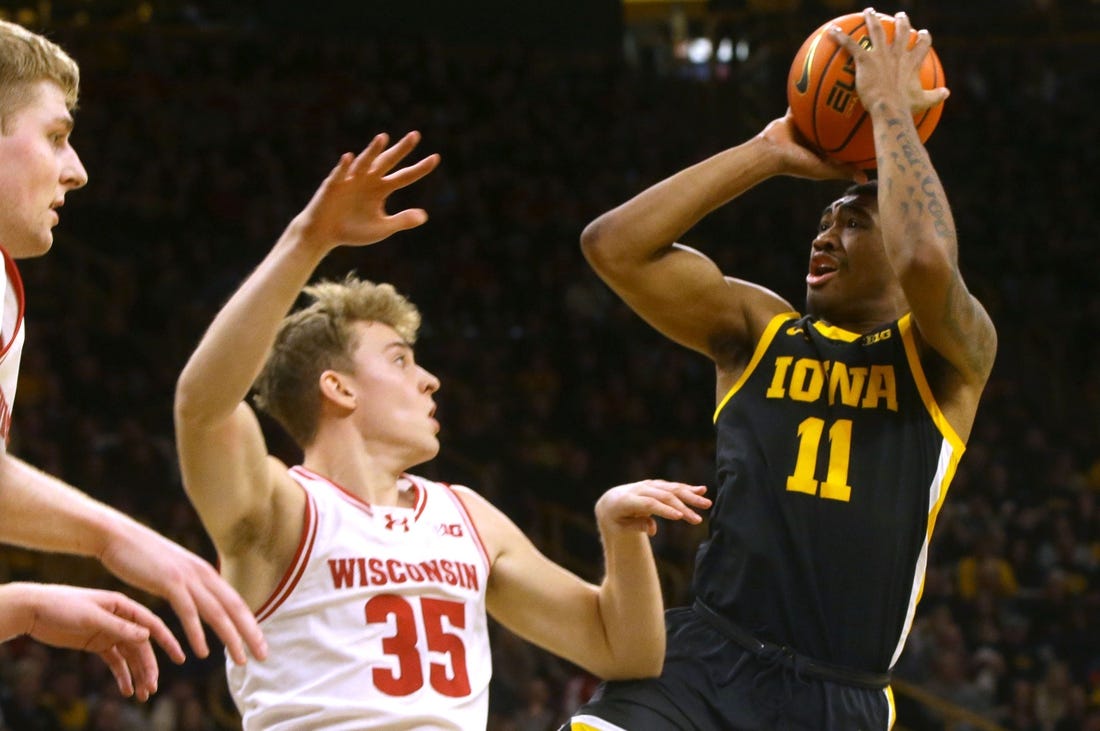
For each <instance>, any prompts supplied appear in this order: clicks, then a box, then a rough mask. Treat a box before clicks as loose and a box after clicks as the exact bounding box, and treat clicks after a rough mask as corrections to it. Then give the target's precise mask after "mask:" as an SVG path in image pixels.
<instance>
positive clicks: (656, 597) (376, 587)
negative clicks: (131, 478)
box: [176, 133, 710, 731]
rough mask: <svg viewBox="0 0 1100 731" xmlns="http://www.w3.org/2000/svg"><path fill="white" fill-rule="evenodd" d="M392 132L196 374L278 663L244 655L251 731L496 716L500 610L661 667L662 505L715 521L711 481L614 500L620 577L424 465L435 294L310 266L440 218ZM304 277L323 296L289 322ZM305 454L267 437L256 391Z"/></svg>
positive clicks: (275, 253) (190, 488)
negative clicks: (420, 204) (492, 702)
mask: <svg viewBox="0 0 1100 731" xmlns="http://www.w3.org/2000/svg"><path fill="white" fill-rule="evenodd" d="M418 141H419V134H417V133H409V134H408V135H406V136H405V137H403V138H402V139H401V140H400V141H398V142H397V143H396V144H394V145H393V146H390V147H387V144H388V138H387V137H386V136H385V135H378V136H377V137H375V139H374V140H373V141H372V142H371V143H370V145H369V146H368V147H367V148H366V150H364V151H363V152H362V153H361V154H360V155H359V156H358V157H354V158H353V156H352V155H350V154H347V155H344V156H343V157H342V158H341V160H340V162H339V163H338V164H337V166H336V167H335V169H334V170H333V171H332V172H331V174H330V175H329V177H328V178H327V179H326V180H325V181H324V182H323V183H322V184H321V186H320V188H319V189H318V190H317V192H316V193H315V194H314V196H313V199H312V200H311V201H310V203H309V204H308V205H307V206H306V208H305V209H304V210H303V211H302V212H301V213H300V214H298V216H297V217H295V218H294V220H293V221H291V223H290V225H289V226H288V227H287V229H286V231H285V232H284V233H283V235H282V236H281V237H280V239H279V240H278V242H276V244H275V246H274V248H273V249H272V250H271V251H270V253H269V254H268V255H267V256H266V257H265V258H264V260H263V261H262V262H261V263H260V265H259V266H258V267H257V268H256V270H255V271H254V272H253V273H252V274H251V275H250V276H249V277H248V278H247V279H246V280H245V282H244V283H243V284H242V285H241V287H240V289H238V290H237V292H236V293H235V294H234V295H233V297H232V298H230V300H229V301H228V302H227V303H226V305H225V306H224V307H223V308H222V310H221V311H220V312H219V313H218V315H217V316H216V317H215V319H214V321H213V323H212V324H211V326H210V328H209V330H208V331H207V332H206V334H205V335H204V336H203V338H202V341H201V342H200V343H199V345H198V347H197V348H196V350H195V352H194V354H193V355H192V357H191V359H190V360H189V362H188V363H187V366H186V367H185V368H184V371H183V373H182V374H181V376H180V379H179V384H178V386H177V392H176V437H177V446H178V449H179V455H180V465H181V469H182V473H183V478H184V485H185V487H186V489H187V492H188V494H189V495H190V496H191V499H192V501H193V502H194V504H195V507H196V508H197V509H198V512H199V515H200V516H201V517H202V520H203V523H204V525H205V526H206V529H207V531H208V532H209V533H210V536H211V538H212V539H213V542H214V545H215V546H216V548H217V549H218V554H219V559H220V565H221V567H222V571H223V572H224V574H225V576H226V577H227V578H228V579H229V581H230V583H231V584H232V585H233V586H234V587H236V588H237V589H238V590H239V591H240V592H241V595H242V596H243V597H244V598H245V600H246V601H247V602H248V603H249V605H250V606H252V607H254V608H255V609H256V612H257V615H258V617H259V618H260V621H261V626H262V627H263V628H264V633H265V636H266V637H267V640H268V643H269V647H270V656H269V658H268V660H266V661H265V662H260V663H257V662H250V663H248V664H247V665H246V666H243V667H234V666H232V665H230V666H229V667H228V676H229V684H230V688H231V690H232V692H233V696H234V699H235V701H236V703H237V705H238V707H239V709H240V710H241V713H242V716H243V720H244V728H245V729H247V730H248V731H254V730H255V731H258V730H259V729H263V731H280V730H288V729H299V728H303V727H309V728H325V729H327V730H329V731H338V730H340V729H346V730H349V731H350V730H351V729H355V731H364V729H413V728H433V729H463V730H465V731H468V730H469V729H477V728H482V729H483V728H485V725H486V720H487V716H488V687H489V679H490V676H491V660H490V653H489V633H488V627H487V619H486V615H487V614H488V615H491V616H493V617H494V618H495V619H496V620H498V621H499V622H500V623H501V624H502V625H504V626H505V627H507V628H508V629H510V630H511V631H513V632H514V633H515V634H517V635H519V636H521V637H524V638H526V639H527V640H529V641H531V642H534V643H535V644H537V645H539V646H541V647H543V648H545V649H547V650H549V651H551V652H554V653H556V654H558V655H561V656H563V657H565V658H567V659H569V660H571V661H572V662H574V663H575V664H577V665H580V666H582V667H585V668H587V669H588V670H590V671H591V672H593V673H594V674H596V675H598V676H600V677H603V678H620V679H623V678H633V677H645V676H652V675H656V674H657V673H659V672H660V670H661V665H662V660H663V652H664V646H665V633H664V623H663V619H662V600H661V589H660V584H659V582H658V577H657V570H656V566H655V563H654V559H653V554H652V551H651V548H650V545H649V537H650V536H651V535H653V533H654V532H655V531H656V522H655V520H654V516H658V517H662V518H666V519H672V520H679V519H682V520H687V521H690V522H693V523H698V522H700V520H701V518H700V516H699V515H698V513H697V512H696V511H697V510H700V509H703V508H706V507H708V506H709V505H710V501H709V500H708V499H707V498H706V497H704V496H703V494H702V493H703V491H704V488H703V487H702V486H690V485H684V484H680V483H674V482H665V481H661V480H645V481H642V482H638V483H634V484H630V485H622V486H619V487H615V488H612V489H611V490H608V491H607V492H606V493H604V495H603V496H602V497H601V498H600V500H599V501H598V502H597V504H596V522H597V525H598V527H599V530H600V535H601V538H602V541H603V548H604V559H605V566H606V576H605V578H604V580H603V582H602V583H601V584H600V585H599V586H596V585H593V584H590V583H588V582H586V581H583V580H582V579H580V578H579V577H577V576H576V575H574V574H572V573H570V572H568V571H567V570H565V569H563V568H562V567H560V566H558V565H557V564H555V563H553V562H552V561H550V560H549V559H548V558H546V556H544V555H543V554H541V553H540V552H539V551H538V550H537V549H536V548H535V546H534V545H533V544H532V543H531V541H530V540H528V539H527V537H526V536H524V534H523V533H522V532H521V531H520V530H519V528H518V527H516V525H515V524H514V523H513V522H512V521H511V520H510V519H508V518H507V517H506V516H505V515H504V514H503V513H501V512H500V511H499V510H497V509H496V508H494V507H493V506H492V505H490V504H489V503H488V502H487V501H486V500H485V499H484V498H482V497H481V496H480V495H478V494H477V493H476V492H474V491H473V490H470V489H468V488H465V487H459V486H449V485H445V484H442V483H437V482H431V481H429V480H424V479H422V478H419V477H416V476H414V475H410V474H408V472H407V470H409V469H412V468H413V467H415V466H416V465H419V464H423V463H425V462H427V461H429V460H431V459H433V458H434V457H435V456H436V454H437V453H438V451H439V439H438V436H437V435H438V432H439V428H440V425H439V423H438V422H437V421H436V419H435V407H436V405H435V399H434V394H435V393H436V391H437V390H438V389H439V387H440V382H439V379H437V378H436V377H435V376H434V375H432V374H431V373H429V372H428V371H427V370H425V369H424V368H423V367H421V366H420V365H418V364H417V363H416V360H415V358H414V353H413V343H414V341H415V339H416V334H417V330H418V328H419V325H420V314H419V312H418V311H417V309H416V307H415V306H414V305H413V304H412V303H411V302H409V301H408V300H407V299H405V298H404V297H403V296H401V295H400V294H398V293H397V292H396V290H394V288H393V287H392V286H390V285H388V284H374V283H372V282H368V281H363V280H359V279H355V278H351V277H349V278H348V279H345V280H344V281H342V282H322V283H320V284H316V285H313V286H310V287H306V283H307V281H308V280H309V278H310V277H311V276H312V274H313V272H314V270H315V268H316V267H317V265H318V264H319V263H320V262H321V261H322V259H323V258H324V257H325V256H326V255H327V254H328V253H329V252H330V251H332V250H333V249H335V248H337V247H338V246H341V245H343V246H365V245H369V244H373V243H376V242H378V241H381V240H383V239H386V238H388V237H389V236H390V235H391V234H393V233H396V232H398V231H401V230H404V229H409V228H413V227H415V226H419V225H420V224H422V223H424V221H426V220H427V214H426V213H425V212H424V211H423V210H421V209H407V210H403V211H401V212H399V213H396V214H393V215H389V214H387V212H386V210H385V204H386V200H387V198H388V196H389V195H390V193H392V192H393V191H395V190H398V189H400V188H404V187H406V186H408V185H410V184H412V183H414V182H416V181H418V180H420V179H421V178H423V177H424V176H425V175H427V174H428V173H429V172H431V170H433V169H434V168H435V166H436V165H437V164H438V161H439V158H438V156H436V155H430V156H428V157H426V158H424V159H422V160H420V161H419V162H416V163H414V164H412V165H409V166H407V167H398V165H399V164H400V162H401V160H403V159H404V158H405V157H406V156H407V155H408V154H409V153H410V152H411V151H412V149H413V148H414V147H415V146H416V144H417V142H418ZM303 288H305V289H304V291H305V293H306V295H308V296H309V297H310V298H311V299H312V300H313V301H312V303H311V304H309V305H308V306H306V307H305V308H304V309H301V310H298V311H297V312H295V313H293V314H291V315H289V316H286V317H284V315H285V313H287V312H288V311H289V310H290V309H291V307H292V306H293V305H294V303H295V302H296V301H297V299H298V297H299V296H300V295H301V294H302V292H303ZM253 384H255V389H256V401H257V405H258V406H260V407H261V408H263V409H264V410H266V411H267V412H268V413H270V414H271V415H272V416H273V417H274V418H275V419H276V420H278V421H279V422H280V423H281V424H282V425H283V426H284V427H285V428H286V430H287V432H288V433H289V434H290V435H291V436H292V437H293V438H294V439H295V441H296V442H297V443H298V445H299V446H300V447H301V448H302V450H303V453H304V458H303V461H302V464H301V465H300V466H297V467H292V468H290V469H288V468H287V466H286V465H285V464H283V463H282V462H281V461H279V460H278V459H276V458H274V457H272V456H270V455H269V454H268V449H267V445H266V443H265V440H264V436H263V432H262V430H261V428H260V425H259V423H258V421H257V417H256V414H255V413H254V412H253V410H252V407H251V406H250V405H249V404H248V403H247V402H246V401H245V399H246V397H247V396H248V393H249V391H250V390H251V388H252V387H253Z"/></svg>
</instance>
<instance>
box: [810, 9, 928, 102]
mask: <svg viewBox="0 0 1100 731" xmlns="http://www.w3.org/2000/svg"><path fill="white" fill-rule="evenodd" d="M863 17H864V18H865V20H866V22H867V34H868V36H869V37H870V39H871V47H870V48H864V47H863V46H861V45H860V44H859V43H857V42H856V40H855V39H853V38H852V37H851V36H849V35H847V34H845V33H844V32H843V31H840V30H838V29H836V28H833V29H831V30H830V31H829V32H830V35H831V36H832V38H833V40H834V41H836V42H837V43H838V44H840V45H841V46H842V47H843V48H844V49H845V50H846V51H848V53H850V54H852V58H853V59H855V62H856V93H858V94H859V98H860V101H861V102H862V103H863V106H864V107H865V108H866V109H867V110H868V111H869V112H873V111H874V107H876V106H879V105H883V104H885V105H889V106H893V107H895V108H897V109H898V110H905V109H907V110H909V111H910V112H919V111H922V110H924V109H928V108H929V107H933V106H935V105H936V104H939V103H940V102H942V101H943V100H944V99H946V98H947V96H948V94H949V93H950V92H949V91H948V90H947V87H943V86H941V87H939V88H936V89H925V88H924V87H923V86H921V81H920V71H919V69H920V66H921V62H922V61H923V60H924V57H925V56H926V55H928V51H929V49H930V48H931V47H932V35H931V34H930V33H929V32H928V31H927V30H921V31H919V32H918V33H917V39H916V42H915V43H914V44H913V46H912V47H911V48H910V47H908V44H907V43H898V42H896V41H897V39H899V38H909V37H910V34H911V32H912V27H911V26H910V24H909V16H908V15H906V14H905V13H898V14H897V15H895V16H894V21H895V32H894V39H893V40H888V39H887V37H886V31H885V30H884V29H883V26H882V20H881V19H880V18H879V17H878V14H877V13H875V11H874V10H873V9H871V8H868V9H867V10H864V11H863Z"/></svg>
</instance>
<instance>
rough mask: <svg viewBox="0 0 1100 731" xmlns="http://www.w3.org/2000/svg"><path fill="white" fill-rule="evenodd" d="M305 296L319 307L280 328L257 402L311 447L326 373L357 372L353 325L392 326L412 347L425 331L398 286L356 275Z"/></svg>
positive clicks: (294, 316)
mask: <svg viewBox="0 0 1100 731" xmlns="http://www.w3.org/2000/svg"><path fill="white" fill-rule="evenodd" d="M303 293H304V294H305V295H306V296H307V297H309V298H311V299H312V300H313V302H312V303H311V304H309V305H308V306H307V307H305V308H303V309H301V310H298V311H297V312H294V313H292V314H290V315H288V316H287V317H286V319H284V320H283V322H282V324H281V325H280V326H279V332H278V333H277V334H276V336H275V344H274V345H273V346H272V349H271V354H270V355H269V356H268V358H267V362H266V363H265V364H264V367H263V370H262V371H260V375H259V377H258V378H257V379H256V383H255V403H256V406H258V407H259V408H261V409H263V410H264V411H266V412H267V413H268V414H270V415H271V416H272V417H274V418H275V420H276V421H278V422H279V423H280V424H281V425H282V426H283V428H284V429H286V430H287V433H289V434H290V436H291V437H293V438H294V441H296V442H297V443H298V446H300V447H303V448H305V447H307V446H309V445H310V444H311V443H312V442H313V440H314V438H315V437H316V436H317V427H318V424H319V421H320V415H321V389H320V384H319V382H320V378H321V374H322V373H324V372H325V371H326V370H330V369H331V370H340V371H345V372H352V371H353V370H354V369H355V364H354V362H353V360H352V351H354V349H355V346H356V342H355V331H354V329H353V328H352V325H353V324H354V323H357V322H380V323H382V324H384V325H389V326H390V327H392V328H393V329H394V330H395V331H397V334H398V335H400V336H401V337H402V338H404V340H405V341H406V342H408V343H409V344H410V345H411V344H413V343H415V342H416V334H417V331H418V330H419V329H420V312H419V310H417V309H416V305H414V304H413V303H412V302H410V301H409V300H408V299H406V298H405V297H404V296H403V295H401V294H399V293H398V292H397V290H395V289H394V288H393V286H392V285H390V284H375V283H374V282H370V281H367V280H364V279H358V278H357V277H355V276H354V274H349V275H348V276H347V277H346V278H345V279H344V280H343V281H342V282H334V281H331V280H324V281H321V282H319V283H317V284H314V285H312V286H309V287H306V288H305V289H304V290H303Z"/></svg>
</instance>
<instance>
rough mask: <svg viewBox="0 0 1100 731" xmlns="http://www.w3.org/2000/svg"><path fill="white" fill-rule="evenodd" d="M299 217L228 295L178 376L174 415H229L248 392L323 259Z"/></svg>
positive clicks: (202, 416) (198, 417)
mask: <svg viewBox="0 0 1100 731" xmlns="http://www.w3.org/2000/svg"><path fill="white" fill-rule="evenodd" d="M324 254H325V250H323V249H321V248H320V247H317V246H310V245H308V244H307V243H306V241H305V239H304V237H303V235H302V227H301V226H300V225H299V224H298V222H297V221H294V222H292V223H291V224H290V226H289V227H288V228H287V230H286V231H285V232H284V233H283V235H282V237H280V239H279V241H278V242H277V243H276V244H275V246H274V248H273V249H272V250H271V252H270V253H269V254H268V255H267V257H265V258H264V260H263V261H262V262H261V263H260V265H259V266H258V267H257V268H256V269H255V271H253V272H252V274H251V275H250V276H249V277H248V279H246V280H245V282H244V284H242V285H241V287H240V289H238V290H237V292H236V293H234V295H233V296H232V297H231V298H230V300H229V302H228V303H226V305H225V307H223V308H222V310H221V311H220V312H219V313H218V315H217V317H215V319H214V321H213V323H212V324H211V325H210V327H209V329H208V330H207V331H206V333H205V335H203V338H202V340H201V341H200V342H199V345H198V347H197V348H196V349H195V352H194V353H193V354H192V356H191V358H190V360H189V361H188V362H187V365H186V366H185V367H184V370H183V372H182V373H181V375H180V378H179V383H178V385H177V390H176V409H177V416H178V417H183V418H184V419H197V420H204V419H209V418H219V417H224V416H228V415H229V414H230V413H231V412H232V411H233V409H235V408H236V407H237V405H238V404H239V403H240V402H241V401H242V400H244V398H245V397H246V396H247V395H248V391H249V389H250V388H251V387H252V383H253V381H255V379H256V376H257V375H259V372H260V369H261V368H262V367H263V364H264V361H265V360H266V358H267V354H268V351H269V350H270V348H271V345H272V343H273V342H274V339H275V334H276V332H277V330H278V328H279V323H280V322H281V321H282V319H283V317H284V316H285V315H286V313H287V312H288V311H289V310H290V308H291V307H292V306H293V305H294V301H295V300H296V299H297V297H298V295H299V293H300V292H301V290H302V287H304V286H305V284H306V282H307V281H308V279H309V276H310V275H311V274H312V272H313V270H314V269H315V268H316V266H317V264H318V262H320V260H321V259H322V258H323V256H324Z"/></svg>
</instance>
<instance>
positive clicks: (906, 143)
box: [871, 102, 958, 281]
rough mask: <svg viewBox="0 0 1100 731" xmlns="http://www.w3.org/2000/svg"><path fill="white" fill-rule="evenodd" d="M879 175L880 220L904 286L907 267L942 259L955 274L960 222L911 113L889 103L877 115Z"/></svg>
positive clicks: (875, 108)
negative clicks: (958, 222)
mask: <svg viewBox="0 0 1100 731" xmlns="http://www.w3.org/2000/svg"><path fill="white" fill-rule="evenodd" d="M871 119H872V122H873V125H874V131H875V149H876V157H877V160H878V170H879V181H880V184H879V193H878V195H879V215H880V219H881V222H882V228H883V236H884V239H885V243H886V248H887V253H888V254H889V255H890V257H891V261H893V262H895V266H897V267H898V268H899V272H898V273H899V275H901V276H902V278H903V281H904V277H905V273H906V272H905V267H906V266H907V265H909V264H911V263H913V262H919V261H920V260H921V259H930V258H932V257H936V258H939V259H941V260H942V261H943V262H944V263H945V265H946V266H945V267H941V268H946V269H953V268H954V267H955V265H956V262H957V259H958V243H957V239H956V235H955V220H954V218H953V217H952V215H951V207H950V206H949V205H948V202H947V195H946V193H945V192H944V189H943V185H942V183H941V182H940V178H939V176H938V175H937V174H936V170H935V168H933V167H932V161H931V159H930V158H929V156H928V151H927V150H925V148H924V145H923V144H922V143H921V141H920V138H919V137H918V136H917V129H916V127H915V125H914V124H913V117H912V115H911V114H910V113H908V112H905V111H903V110H902V109H901V108H900V107H898V106H897V105H892V104H890V103H887V102H879V103H877V104H875V105H874V106H873V108H872V110H871Z"/></svg>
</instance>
